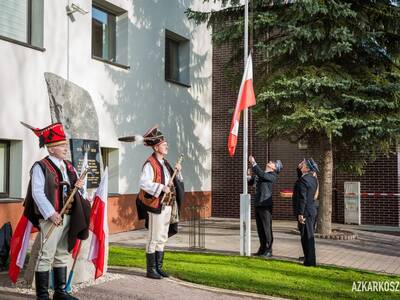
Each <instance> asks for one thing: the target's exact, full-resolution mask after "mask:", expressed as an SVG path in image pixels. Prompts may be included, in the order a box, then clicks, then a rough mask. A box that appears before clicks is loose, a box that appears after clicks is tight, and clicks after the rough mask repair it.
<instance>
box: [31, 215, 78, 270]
mask: <svg viewBox="0 0 400 300" xmlns="http://www.w3.org/2000/svg"><path fill="white" fill-rule="evenodd" d="M39 222H40V223H39V225H40V241H41V249H40V251H39V256H38V260H37V262H36V271H38V272H44V271H50V270H51V269H52V267H53V266H54V267H65V266H67V264H68V262H69V259H70V256H71V254H70V253H69V252H68V231H69V225H70V216H69V215H64V217H63V222H62V225H59V226H57V227H55V228H54V230H53V232H52V233H51V235H50V237H49V239H48V240H47V242H46V244H44V245H43V240H44V238H45V236H46V234H47V232H48V231H49V230H50V228H51V226H52V224H53V222H51V221H50V219H48V220H47V221H46V220H43V219H42V220H40V221H39Z"/></svg>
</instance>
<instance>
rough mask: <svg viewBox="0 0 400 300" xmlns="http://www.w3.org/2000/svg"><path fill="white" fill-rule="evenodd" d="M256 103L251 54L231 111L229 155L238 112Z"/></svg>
mask: <svg viewBox="0 0 400 300" xmlns="http://www.w3.org/2000/svg"><path fill="white" fill-rule="evenodd" d="M253 105H256V97H255V94H254V88H253V63H252V59H251V54H250V55H249V57H248V58H247V62H246V67H245V70H244V74H243V78H242V83H241V84H240V90H239V94H238V98H237V101H236V106H235V111H234V113H233V117H232V122H231V129H230V132H229V137H228V151H229V155H230V156H233V155H234V154H235V150H236V144H237V136H238V132H239V122H240V113H241V111H242V110H244V109H245V108H248V107H251V106H253Z"/></svg>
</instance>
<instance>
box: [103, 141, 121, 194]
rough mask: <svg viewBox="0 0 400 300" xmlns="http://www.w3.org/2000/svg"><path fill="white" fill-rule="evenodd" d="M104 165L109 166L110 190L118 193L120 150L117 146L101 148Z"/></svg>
mask: <svg viewBox="0 0 400 300" xmlns="http://www.w3.org/2000/svg"><path fill="white" fill-rule="evenodd" d="M101 157H102V160H103V167H104V168H106V167H107V168H108V192H109V193H110V194H118V190H119V151H118V149H117V148H103V147H102V148H101Z"/></svg>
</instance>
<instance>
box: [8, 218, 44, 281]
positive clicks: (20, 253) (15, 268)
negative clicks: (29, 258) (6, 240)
mask: <svg viewBox="0 0 400 300" xmlns="http://www.w3.org/2000/svg"><path fill="white" fill-rule="evenodd" d="M36 231H38V230H37V228H35V227H33V225H32V223H31V222H30V221H29V220H28V219H27V218H26V217H25V216H24V215H22V217H21V219H20V220H19V222H18V225H17V227H16V229H15V232H14V234H13V235H12V238H11V243H10V267H9V269H8V277H10V279H11V281H12V282H13V283H16V282H17V279H18V275H19V272H20V271H21V269H22V268H23V267H24V263H25V258H26V252H27V250H28V245H29V237H30V235H31V233H32V232H36Z"/></svg>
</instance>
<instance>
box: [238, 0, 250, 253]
mask: <svg viewBox="0 0 400 300" xmlns="http://www.w3.org/2000/svg"><path fill="white" fill-rule="evenodd" d="M248 28H249V0H245V5H244V68H246V62H247V56H248V36H249V30H248ZM248 118H249V113H248V109H247V108H245V109H244V111H243V194H241V195H240V255H245V256H250V248H251V244H250V242H251V216H250V212H251V211H250V195H249V194H248V192H247V166H248V164H247V158H248V153H247V152H248V151H247V150H248V149H247V148H248Z"/></svg>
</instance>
